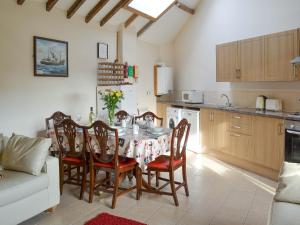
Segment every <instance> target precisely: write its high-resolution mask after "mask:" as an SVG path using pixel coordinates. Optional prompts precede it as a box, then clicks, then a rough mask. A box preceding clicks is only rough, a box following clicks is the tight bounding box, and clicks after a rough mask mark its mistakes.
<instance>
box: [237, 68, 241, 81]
mask: <svg viewBox="0 0 300 225" xmlns="http://www.w3.org/2000/svg"><path fill="white" fill-rule="evenodd" d="M236 78H237V79H241V69H236Z"/></svg>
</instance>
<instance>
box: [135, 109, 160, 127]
mask: <svg viewBox="0 0 300 225" xmlns="http://www.w3.org/2000/svg"><path fill="white" fill-rule="evenodd" d="M147 119H149V120H151V121H152V122H153V123H154V122H155V120H157V121H160V126H163V118H161V117H158V116H157V115H155V114H154V113H153V112H145V113H143V114H142V115H140V116H136V117H134V121H133V122H137V121H138V120H143V121H147ZM158 125H159V124H158Z"/></svg>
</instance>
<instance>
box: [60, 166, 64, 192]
mask: <svg viewBox="0 0 300 225" xmlns="http://www.w3.org/2000/svg"><path fill="white" fill-rule="evenodd" d="M59 165H60V167H59V187H60V194H61V195H62V193H63V186H64V179H65V178H64V175H65V169H64V164H63V163H59Z"/></svg>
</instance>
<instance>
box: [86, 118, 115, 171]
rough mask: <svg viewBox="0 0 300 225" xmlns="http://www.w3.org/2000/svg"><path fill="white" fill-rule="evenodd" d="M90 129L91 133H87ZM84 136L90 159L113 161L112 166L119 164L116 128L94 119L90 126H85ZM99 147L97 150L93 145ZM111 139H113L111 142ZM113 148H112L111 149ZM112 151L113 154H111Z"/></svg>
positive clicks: (105, 161)
mask: <svg viewBox="0 0 300 225" xmlns="http://www.w3.org/2000/svg"><path fill="white" fill-rule="evenodd" d="M90 131H92V132H93V134H91V135H90V134H89V132H90ZM85 136H86V139H87V143H88V146H89V150H90V156H91V157H90V159H91V160H93V161H98V162H101V163H109V162H113V163H114V167H115V168H116V167H118V166H119V158H118V154H119V135H118V130H117V129H114V128H111V127H110V126H108V125H107V124H106V123H104V122H103V121H101V120H97V121H95V122H94V123H93V124H92V125H91V126H89V127H86V128H85ZM93 141H96V142H97V143H96V144H97V146H98V147H99V149H98V152H97V151H96V149H95V145H94V144H93V143H92V142H93ZM111 141H114V145H113V143H111ZM112 148H114V149H112ZM112 152H113V154H111V153H112Z"/></svg>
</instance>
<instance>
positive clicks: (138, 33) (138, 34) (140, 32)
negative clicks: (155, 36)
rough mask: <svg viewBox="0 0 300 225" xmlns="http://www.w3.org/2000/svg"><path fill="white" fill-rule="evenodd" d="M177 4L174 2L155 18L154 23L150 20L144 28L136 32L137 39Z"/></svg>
mask: <svg viewBox="0 0 300 225" xmlns="http://www.w3.org/2000/svg"><path fill="white" fill-rule="evenodd" d="M176 3H177V1H175V2H174V3H172V4H171V5H170V6H169V7H168V8H166V9H165V11H163V12H162V13H161V14H160V15H159V17H157V18H156V20H155V21H152V20H150V21H149V22H148V23H146V25H145V26H143V27H142V28H141V29H140V30H139V31H138V32H137V37H139V36H141V35H142V34H143V33H145V31H146V30H147V29H149V27H151V26H152V24H153V23H154V22H156V21H157V20H159V19H160V18H161V17H162V16H163V15H165V14H166V13H167V12H168V11H169V10H170V9H171V8H172V7H173V6H174V5H175V4H176Z"/></svg>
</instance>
